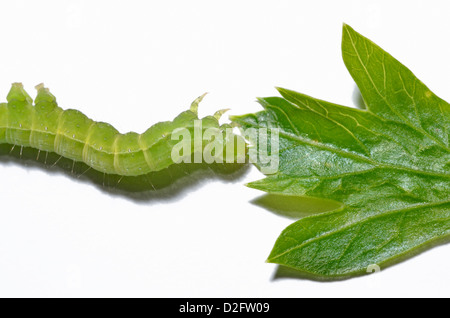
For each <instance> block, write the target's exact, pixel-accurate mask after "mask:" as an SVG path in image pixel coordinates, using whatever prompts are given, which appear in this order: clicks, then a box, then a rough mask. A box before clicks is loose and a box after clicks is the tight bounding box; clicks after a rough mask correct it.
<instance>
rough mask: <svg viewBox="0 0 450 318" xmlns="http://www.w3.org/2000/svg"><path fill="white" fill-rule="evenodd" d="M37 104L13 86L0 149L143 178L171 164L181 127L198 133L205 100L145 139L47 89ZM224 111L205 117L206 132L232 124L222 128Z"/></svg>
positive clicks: (2, 116) (0, 118) (0, 125)
mask: <svg viewBox="0 0 450 318" xmlns="http://www.w3.org/2000/svg"><path fill="white" fill-rule="evenodd" d="M36 88H37V90H38V93H37V96H36V98H35V100H34V105H33V100H32V98H31V97H30V96H29V95H28V94H27V93H26V92H25V90H24V89H23V86H22V84H21V83H14V84H13V85H12V88H11V90H10V92H9V93H8V96H7V103H1V104H0V144H11V145H18V146H21V147H31V148H35V149H38V150H39V151H45V152H54V153H56V154H58V155H60V156H62V157H64V158H68V159H71V160H73V161H74V162H75V161H77V162H84V163H85V164H86V165H88V166H89V167H91V168H93V169H95V170H97V171H100V172H103V173H105V174H114V175H119V176H140V175H145V174H148V173H150V172H154V171H160V170H162V169H165V168H167V167H169V166H170V165H172V164H173V163H174V162H173V161H172V159H171V151H172V148H173V146H174V144H175V143H176V141H172V140H171V135H172V132H173V131H174V130H176V129H177V128H187V129H190V130H192V129H193V128H194V121H195V120H199V119H198V115H197V108H198V104H199V102H200V101H201V100H202V98H203V96H204V95H203V96H200V97H199V98H197V99H196V100H195V101H194V102H193V103H192V105H191V108H190V110H187V111H184V112H182V113H181V114H180V115H178V116H177V117H176V118H175V119H174V120H173V121H167V122H161V123H157V124H155V125H153V126H152V127H150V128H149V129H148V130H147V131H145V132H144V133H142V134H138V133H135V132H129V133H126V134H121V133H119V132H118V131H117V130H116V129H115V128H114V127H113V126H111V125H110V124H107V123H103V122H96V121H94V120H92V119H89V118H88V117H86V116H85V115H84V114H83V113H81V112H80V111H77V110H73V109H67V110H63V109H62V108H60V107H58V105H57V103H56V99H55V97H54V96H53V95H52V94H51V93H50V92H49V90H48V89H47V88H44V86H43V85H42V84H40V85H38V86H36ZM222 114H223V111H218V112H217V113H216V114H215V115H214V116H207V117H204V118H202V119H201V120H202V127H203V129H208V128H215V129H218V130H220V131H222V132H223V131H224V129H225V128H229V127H230V126H229V125H226V124H225V125H219V122H218V119H219V118H220V116H221V115H222Z"/></svg>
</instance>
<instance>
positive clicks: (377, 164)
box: [254, 125, 450, 178]
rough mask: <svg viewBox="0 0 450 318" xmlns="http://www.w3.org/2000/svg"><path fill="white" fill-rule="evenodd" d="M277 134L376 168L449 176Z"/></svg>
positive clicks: (280, 133)
mask: <svg viewBox="0 0 450 318" xmlns="http://www.w3.org/2000/svg"><path fill="white" fill-rule="evenodd" d="M254 126H255V127H257V128H264V127H261V126H259V125H254ZM279 135H280V136H284V137H286V138H287V139H291V140H294V141H299V142H303V143H305V144H308V145H310V146H313V147H316V148H320V149H325V150H328V151H330V152H334V153H338V154H341V155H343V156H346V157H350V158H353V159H355V160H361V161H364V162H366V163H368V164H371V165H372V166H374V167H377V168H384V169H396V170H402V171H407V172H411V173H416V174H424V175H428V176H435V177H441V178H450V173H440V172H435V171H426V170H417V169H413V168H410V167H405V166H399V165H390V164H386V163H380V162H376V161H373V160H372V159H369V158H366V157H362V156H360V155H358V154H356V153H353V152H348V151H343V150H340V149H338V148H333V147H330V146H327V145H325V144H322V143H314V142H311V141H310V140H309V139H304V138H301V137H300V136H296V135H292V134H289V133H287V132H285V131H280V132H279ZM282 152H283V150H281V151H280V154H281V153H282ZM367 170H368V169H366V170H361V171H367Z"/></svg>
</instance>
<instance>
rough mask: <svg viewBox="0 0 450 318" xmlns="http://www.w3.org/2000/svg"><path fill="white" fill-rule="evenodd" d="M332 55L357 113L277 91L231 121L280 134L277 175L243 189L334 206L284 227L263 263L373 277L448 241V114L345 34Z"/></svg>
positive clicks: (369, 47) (373, 49) (346, 30)
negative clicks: (347, 80) (339, 59)
mask: <svg viewBox="0 0 450 318" xmlns="http://www.w3.org/2000/svg"><path fill="white" fill-rule="evenodd" d="M342 54H343V59H344V62H345V65H346V66H347V68H348V70H349V72H350V74H351V75H352V77H353V79H354V80H355V82H356V83H357V85H358V87H359V89H360V91H361V94H362V97H363V99H364V101H365V104H366V106H367V109H366V110H360V109H355V108H350V107H345V106H341V105H336V104H332V103H329V102H325V101H322V100H319V99H316V98H312V97H310V96H306V95H304V94H300V93H297V92H294V91H291V90H287V89H282V88H278V91H279V92H280V94H281V95H282V96H283V98H280V97H269V98H262V99H260V100H259V101H260V103H261V105H262V106H263V107H264V111H261V112H259V113H256V114H248V115H244V116H238V117H234V118H233V120H234V121H235V122H236V123H238V124H239V125H240V126H242V127H243V128H252V127H254V128H256V127H261V128H264V127H269V128H279V129H280V148H279V156H280V166H279V171H278V172H277V173H275V174H273V175H269V176H267V177H266V178H265V179H263V180H259V181H256V182H252V183H250V184H249V185H248V186H249V187H252V188H255V189H260V190H263V191H266V192H269V193H276V194H284V195H295V196H308V197H319V198H326V199H332V200H335V201H338V202H340V203H342V205H341V207H340V208H338V209H336V210H333V211H330V212H325V213H322V214H316V215H312V216H308V217H305V218H302V219H300V220H299V221H297V222H295V223H293V224H292V225H290V226H288V227H287V228H286V229H285V230H284V231H283V232H282V233H281V235H280V237H279V238H278V240H277V242H276V243H275V246H274V248H273V250H272V252H271V253H270V255H269V258H268V261H269V262H272V263H278V264H281V265H285V266H288V267H291V268H294V269H297V270H300V271H302V272H304V273H305V274H307V275H314V276H320V277H328V278H333V277H342V276H351V275H357V274H362V273H365V272H366V270H367V268H368V266H370V265H373V264H376V265H378V266H380V267H381V268H383V267H385V266H387V265H390V264H392V263H395V262H398V261H400V260H402V259H403V258H405V257H407V256H409V255H411V254H412V253H417V252H418V251H419V250H422V249H423V248H424V247H430V246H431V245H432V244H431V243H432V242H437V241H440V240H442V239H444V238H446V237H448V236H449V234H450V191H449V190H450V147H449V130H450V116H449V115H450V105H449V104H448V103H447V102H445V101H443V100H442V99H440V98H439V97H437V96H436V95H435V94H434V93H432V92H431V91H430V90H429V89H428V88H427V87H426V86H425V85H424V84H423V83H422V82H421V81H420V80H418V79H417V78H416V77H415V76H414V74H413V73H412V72H411V71H410V70H408V69H407V68H406V67H405V66H403V65H402V64H401V63H400V62H398V61H397V60H396V59H394V58H393V57H392V56H391V55H389V54H388V53H387V52H385V51H384V50H382V49H381V48H380V47H379V46H377V45H376V44H374V43H373V42H371V41H370V40H369V39H367V38H365V37H363V36H362V35H360V34H359V33H357V32H356V31H354V30H353V29H352V28H351V27H349V26H348V25H344V27H343V39H342ZM257 166H258V164H257Z"/></svg>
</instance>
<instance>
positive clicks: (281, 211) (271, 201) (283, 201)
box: [251, 194, 341, 220]
mask: <svg viewBox="0 0 450 318" xmlns="http://www.w3.org/2000/svg"><path fill="white" fill-rule="evenodd" d="M251 203H253V204H255V205H257V206H260V207H262V208H264V209H267V210H269V211H271V212H272V213H274V214H277V215H279V216H283V217H287V218H289V219H295V220H297V219H301V218H303V217H306V216H309V215H313V214H318V213H323V212H327V211H331V210H335V209H337V208H339V207H341V203H339V202H336V201H333V200H326V199H321V198H313V197H300V196H293V195H281V194H264V195H262V196H259V197H257V198H256V199H254V200H252V201H251Z"/></svg>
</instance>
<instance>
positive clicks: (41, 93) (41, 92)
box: [34, 83, 56, 103]
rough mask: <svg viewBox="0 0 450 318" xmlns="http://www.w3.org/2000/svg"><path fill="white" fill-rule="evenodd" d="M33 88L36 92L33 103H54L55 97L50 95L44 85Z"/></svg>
mask: <svg viewBox="0 0 450 318" xmlns="http://www.w3.org/2000/svg"><path fill="white" fill-rule="evenodd" d="M34 88H35V89H36V90H37V96H36V98H35V100H34V102H35V103H39V102H41V101H47V102H53V103H56V98H55V96H53V94H52V93H50V90H49V89H48V88H47V87H45V86H44V83H40V84H37V85H36V86H35V87H34Z"/></svg>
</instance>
